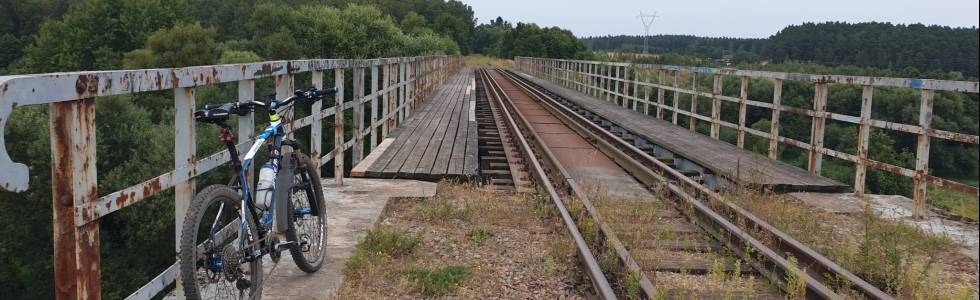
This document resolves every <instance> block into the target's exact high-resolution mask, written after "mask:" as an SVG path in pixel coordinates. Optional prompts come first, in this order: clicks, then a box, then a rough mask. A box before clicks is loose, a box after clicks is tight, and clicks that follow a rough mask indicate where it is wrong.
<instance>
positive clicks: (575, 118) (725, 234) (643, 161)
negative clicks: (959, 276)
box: [502, 72, 892, 299]
mask: <svg viewBox="0 0 980 300" xmlns="http://www.w3.org/2000/svg"><path fill="white" fill-rule="evenodd" d="M502 74H503V75H504V76H506V77H507V78H508V79H509V80H511V81H512V82H514V83H515V84H516V85H517V86H518V87H519V88H521V89H522V90H523V91H524V92H525V93H526V94H528V95H529V96H531V97H533V98H535V99H537V100H538V101H539V102H540V103H542V104H544V107H545V108H547V109H548V110H550V111H551V113H552V114H553V115H555V116H556V117H558V118H559V119H561V120H562V121H563V123H565V124H566V125H571V126H570V127H572V128H573V129H574V130H576V131H577V132H578V133H579V134H580V135H582V136H585V137H587V139H590V140H592V141H594V142H595V144H596V145H597V146H598V147H599V148H600V150H602V151H603V152H604V153H605V154H606V155H609V156H610V157H611V158H613V159H614V160H615V161H616V162H617V163H619V164H620V165H621V166H623V167H624V168H625V169H627V171H629V172H630V173H632V174H633V175H634V176H635V177H636V178H637V179H639V180H640V181H642V182H643V183H645V184H648V185H651V186H653V187H657V186H662V187H666V188H667V189H668V190H669V191H670V192H671V193H672V194H673V195H674V196H676V198H675V199H674V200H675V201H677V204H679V205H684V206H682V207H692V208H693V211H688V210H683V209H682V210H681V211H685V212H687V213H689V214H691V215H689V217H690V218H692V219H698V220H701V221H706V222H696V223H698V224H700V225H701V226H702V228H704V229H705V230H706V231H708V232H709V233H711V234H712V235H714V236H715V237H716V238H717V239H718V240H719V241H722V242H724V243H725V244H726V245H727V246H728V247H729V249H731V250H732V251H733V252H736V253H738V254H740V255H742V256H743V257H744V258H746V261H748V262H749V263H750V264H752V265H753V266H754V267H756V269H757V271H759V272H760V273H762V274H764V275H765V276H767V277H769V279H770V280H771V281H773V282H775V283H777V284H778V285H780V287H782V288H784V289H785V288H786V286H785V282H784V281H783V278H786V276H787V275H789V274H791V273H790V272H792V273H795V274H798V275H800V276H801V278H803V279H804V280H805V282H806V284H807V290H808V294H809V295H811V296H819V297H822V298H840V297H841V296H840V295H838V294H837V293H836V292H835V291H834V290H833V289H832V288H831V286H828V285H827V284H824V283H823V282H821V281H820V280H818V279H817V278H823V276H824V275H825V274H832V275H833V276H834V277H835V278H840V279H844V280H847V281H848V282H849V283H850V284H851V286H850V287H851V288H854V289H855V290H857V291H859V292H861V293H862V294H863V295H864V296H866V297H869V298H873V299H892V297H891V296H890V295H888V294H886V293H884V292H883V291H881V290H880V289H878V288H877V287H875V286H874V285H872V284H870V283H868V282H867V281H865V280H863V279H862V278H860V277H858V276H857V275H855V274H853V273H851V272H850V271H848V270H846V269H844V268H843V267H841V266H839V265H837V264H836V263H835V262H833V261H832V260H830V259H828V258H827V257H825V256H823V255H821V254H820V253H818V252H816V251H814V250H812V249H811V248H809V247H808V246H806V245H804V244H803V243H800V242H799V241H796V240H795V239H793V238H792V237H790V236H789V235H787V234H785V233H783V232H781V231H779V230H778V229H776V228H775V227H773V226H772V225H770V224H768V223H767V222H765V221H763V220H762V219H760V218H758V217H756V216H754V215H753V214H751V213H750V212H748V211H746V210H745V209H743V208H741V207H739V206H737V205H735V204H734V203H731V202H730V201H727V200H725V199H724V198H723V197H722V196H721V195H720V194H718V193H717V192H714V191H712V190H710V189H709V188H707V187H705V186H703V185H701V184H700V183H697V182H696V181H694V180H693V179H691V178H689V177H687V176H685V175H683V174H681V173H680V172H678V171H677V170H674V169H673V168H670V167H669V166H667V165H666V164H665V163H663V162H661V161H660V160H658V159H656V158H655V157H653V156H650V155H649V154H647V153H646V152H643V151H642V150H640V149H638V148H636V147H635V146H633V145H632V144H630V143H629V142H627V141H625V140H623V139H622V138H620V137H618V136H616V135H614V134H612V133H611V132H609V131H607V130H605V129H604V128H602V127H600V126H598V125H596V124H594V123H592V122H590V121H589V120H587V119H585V118H584V117H582V116H581V115H579V114H578V113H576V112H574V111H572V110H571V109H570V108H568V107H566V106H564V105H561V104H560V103H559V101H558V100H556V99H554V98H552V97H550V96H548V95H547V94H545V93H544V92H541V91H540V90H538V88H535V87H534V86H532V85H533V84H532V83H529V82H528V81H526V80H525V79H523V78H521V77H520V76H517V75H515V74H513V73H506V72H502ZM650 167H653V168H656V169H657V171H660V172H659V173H658V172H656V171H654V170H653V169H651V168H650ZM664 174H665V175H666V176H665V175H664ZM668 177H669V178H668ZM678 183H681V185H679V184H678ZM685 187H686V188H689V189H691V190H693V191H694V192H696V193H697V194H696V195H700V196H703V197H705V198H706V200H708V201H709V202H708V203H712V204H721V205H720V206H721V208H723V209H725V210H726V211H725V212H724V213H725V215H728V216H733V217H735V218H736V219H738V220H744V221H746V224H747V226H748V228H750V229H754V230H756V231H760V232H763V233H765V234H767V235H769V236H770V237H772V238H774V241H773V244H774V245H773V246H774V247H775V248H778V249H779V250H780V251H781V252H782V253H787V257H789V256H792V257H794V258H796V259H797V260H798V264H793V263H791V262H790V261H789V260H788V259H787V258H786V257H784V256H783V255H780V254H779V252H776V251H775V250H773V247H770V246H769V245H766V244H765V243H763V242H762V241H760V240H759V239H756V238H755V237H753V236H752V234H751V233H750V232H749V231H748V230H745V229H742V228H741V227H739V226H737V225H735V224H734V223H733V222H731V221H730V220H728V219H727V218H726V217H725V216H724V215H722V214H720V213H718V212H716V211H714V210H713V209H712V208H711V206H710V205H709V204H708V203H705V202H702V201H701V200H698V198H697V197H696V196H694V195H691V194H690V193H688V192H687V191H685V190H684V188H685ZM709 224H710V225H709ZM718 230H721V231H720V232H719V231H718ZM744 246H750V247H751V248H752V249H754V250H755V251H757V252H759V253H760V254H762V255H763V256H764V258H765V259H766V260H767V261H768V263H767V264H762V262H759V261H756V260H753V259H751V258H752V256H751V253H746V252H744V251H743V247H744ZM797 265H798V266H799V267H797ZM767 267H776V269H775V270H770V269H769V268H767ZM801 268H802V270H801Z"/></svg>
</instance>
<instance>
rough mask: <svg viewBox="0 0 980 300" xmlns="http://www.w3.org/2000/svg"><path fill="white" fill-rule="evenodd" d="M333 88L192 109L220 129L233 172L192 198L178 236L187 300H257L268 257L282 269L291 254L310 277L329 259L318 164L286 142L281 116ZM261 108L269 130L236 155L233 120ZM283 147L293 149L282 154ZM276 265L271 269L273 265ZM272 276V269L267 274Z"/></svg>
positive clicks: (201, 119) (294, 143)
mask: <svg viewBox="0 0 980 300" xmlns="http://www.w3.org/2000/svg"><path fill="white" fill-rule="evenodd" d="M336 92H337V89H336V88H329V89H322V90H317V89H313V88H311V89H310V90H307V91H302V90H297V91H296V92H295V93H294V94H293V95H292V96H290V97H289V98H287V99H284V100H282V101H278V100H275V99H274V97H273V96H272V95H267V99H266V101H251V102H242V103H239V102H232V103H225V104H221V105H218V106H216V107H211V106H205V108H204V109H203V110H198V111H195V112H194V119H195V121H197V122H201V123H207V124H215V125H218V126H219V127H220V131H219V139H220V140H221V142H222V143H224V144H225V146H226V147H227V148H228V152H229V155H230V157H231V162H232V165H233V167H234V168H235V169H236V170H239V171H238V172H236V174H235V175H234V176H233V178H232V179H231V181H230V183H229V184H227V185H221V184H217V185H212V186H208V187H206V188H204V189H203V190H201V191H200V192H198V193H197V195H196V196H195V197H194V199H193V202H192V203H191V205H190V207H189V208H188V210H187V215H186V217H185V218H184V225H183V226H184V227H183V229H182V230H181V236H180V245H181V246H180V277H181V278H180V279H181V283H182V286H183V289H184V296H185V297H187V298H188V299H225V298H228V299H258V298H261V295H262V283H263V272H264V271H263V268H262V263H263V259H264V258H265V257H266V256H269V258H270V259H271V260H272V261H273V262H274V263H275V264H276V265H277V264H278V262H279V259H280V258H281V256H282V252H283V251H286V250H288V251H289V253H290V254H291V255H292V257H293V261H294V262H295V263H296V266H297V267H299V269H300V270H303V271H304V272H307V273H313V272H316V271H317V270H319V269H320V266H321V265H322V264H323V260H324V253H323V252H324V249H325V243H326V237H327V218H326V208H325V205H324V201H323V189H322V187H321V185H320V175H319V174H318V173H319V172H318V169H319V166H318V165H316V164H315V163H314V162H313V161H312V160H311V159H310V158H309V156H307V155H306V154H303V153H302V152H301V151H300V149H299V143H298V142H297V141H296V140H293V139H290V138H288V137H286V132H285V127H284V124H283V123H282V118H281V117H280V115H281V114H283V113H286V112H288V110H290V109H293V107H294V105H295V104H297V103H301V104H302V103H313V102H316V101H320V100H323V99H324V98H325V97H326V96H327V95H330V94H335V93H336ZM257 109H264V110H266V111H267V112H268V113H269V125H268V126H267V127H266V128H265V130H263V131H262V133H261V134H259V135H258V137H257V138H256V140H255V143H253V144H252V145H251V147H250V148H249V150H248V152H246V153H245V155H244V156H242V157H240V158H239V153H238V149H237V147H236V145H235V142H234V141H235V136H234V135H233V134H232V133H231V127H230V126H228V122H227V121H228V119H229V118H230V116H231V115H233V114H237V115H240V116H244V115H247V114H249V113H252V112H254V111H255V110H257ZM264 145H268V151H269V160H268V162H267V163H265V164H264V165H262V167H261V169H260V171H259V172H258V182H257V183H256V184H255V185H254V186H253V185H252V184H250V181H251V180H250V176H249V170H250V169H251V167H252V163H253V160H254V159H255V155H256V154H257V153H258V152H259V151H260V150H261V148H262V147H263V146H264ZM284 147H288V148H290V149H289V150H291V151H283V150H284ZM273 268H274V266H273ZM270 272H271V271H270Z"/></svg>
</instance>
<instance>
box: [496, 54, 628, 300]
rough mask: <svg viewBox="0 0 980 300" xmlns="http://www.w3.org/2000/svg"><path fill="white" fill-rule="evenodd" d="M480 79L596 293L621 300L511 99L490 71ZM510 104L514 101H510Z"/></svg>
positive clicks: (603, 297)
mask: <svg viewBox="0 0 980 300" xmlns="http://www.w3.org/2000/svg"><path fill="white" fill-rule="evenodd" d="M480 75H482V76H484V85H485V86H487V87H488V88H487V89H485V92H486V93H487V94H488V97H487V99H488V100H491V103H494V101H496V104H497V105H498V106H497V108H498V109H500V110H501V112H502V113H501V115H502V116H503V117H504V121H505V124H506V125H507V126H506V127H507V129H508V130H509V131H510V133H511V135H512V136H513V137H514V139H513V140H514V141H516V142H517V144H518V145H517V146H518V147H517V148H518V149H519V150H520V152H521V153H522V155H523V156H524V158H525V163H526V164H527V165H528V167H529V169H531V172H530V173H531V175H532V176H533V177H534V178H535V180H536V181H537V183H538V186H539V187H540V188H541V189H543V190H544V191H545V193H547V194H548V197H549V198H551V200H552V202H554V204H555V206H556V207H557V208H558V211H559V213H560V215H561V218H562V222H563V223H564V224H565V227H566V228H567V229H568V232H569V234H571V236H572V239H574V241H575V246H576V248H577V250H578V254H579V257H580V258H581V259H582V261H583V262H584V263H585V266H586V271H587V273H588V276H589V279H590V280H591V281H592V287H593V288H594V289H595V291H596V293H597V294H598V296H599V297H601V298H602V299H617V297H616V294H615V293H614V292H613V289H612V286H611V285H610V284H609V281H608V280H607V279H606V277H605V275H604V274H603V272H602V269H601V268H600V267H599V263H598V261H597V260H596V258H595V255H593V254H592V250H591V249H590V248H589V246H588V244H587V243H586V242H585V239H584V238H583V237H582V233H581V232H579V230H578V227H577V226H576V225H575V221H574V219H572V216H571V214H569V212H568V209H567V208H566V207H565V203H564V201H562V199H561V197H560V196H559V195H558V192H557V189H556V188H555V186H554V185H552V183H551V182H550V181H549V180H548V175H547V174H546V173H545V171H544V168H543V167H542V164H541V162H539V160H538V158H537V156H535V153H534V151H533V150H532V149H531V146H530V145H529V144H528V142H527V138H526V137H525V136H524V134H523V133H521V131H520V130H519V129H518V127H517V123H516V122H515V121H514V117H513V116H512V115H511V114H512V109H509V108H507V107H506V106H505V105H504V99H508V98H506V97H507V95H506V94H504V93H503V92H502V89H500V86H499V85H497V84H496V82H495V81H493V78H492V77H490V76H489V74H487V72H486V70H482V69H481V70H480ZM507 101H510V100H509V99H508V100H507Z"/></svg>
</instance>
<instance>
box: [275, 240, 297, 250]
mask: <svg viewBox="0 0 980 300" xmlns="http://www.w3.org/2000/svg"><path fill="white" fill-rule="evenodd" d="M296 246H297V244H296V241H288V242H282V243H279V244H276V251H283V250H288V249H291V248H293V247H296Z"/></svg>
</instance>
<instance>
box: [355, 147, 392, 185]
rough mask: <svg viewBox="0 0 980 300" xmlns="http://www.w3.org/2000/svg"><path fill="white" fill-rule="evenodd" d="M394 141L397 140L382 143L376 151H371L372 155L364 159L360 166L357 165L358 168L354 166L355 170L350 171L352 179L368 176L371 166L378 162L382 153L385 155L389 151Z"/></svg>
mask: <svg viewBox="0 0 980 300" xmlns="http://www.w3.org/2000/svg"><path fill="white" fill-rule="evenodd" d="M394 141H395V139H393V138H387V139H384V140H383V141H381V143H380V144H378V146H377V147H375V148H374V151H371V153H370V154H368V156H367V157H364V159H363V160H361V162H360V163H359V164H357V165H356V166H354V168H353V169H351V170H350V177H365V176H367V173H368V168H369V167H370V166H371V165H373V164H374V163H375V162H376V161H377V160H378V158H379V157H381V154H382V153H385V151H387V150H388V147H389V146H391V144H392V142H394Z"/></svg>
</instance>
